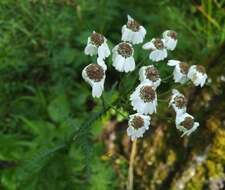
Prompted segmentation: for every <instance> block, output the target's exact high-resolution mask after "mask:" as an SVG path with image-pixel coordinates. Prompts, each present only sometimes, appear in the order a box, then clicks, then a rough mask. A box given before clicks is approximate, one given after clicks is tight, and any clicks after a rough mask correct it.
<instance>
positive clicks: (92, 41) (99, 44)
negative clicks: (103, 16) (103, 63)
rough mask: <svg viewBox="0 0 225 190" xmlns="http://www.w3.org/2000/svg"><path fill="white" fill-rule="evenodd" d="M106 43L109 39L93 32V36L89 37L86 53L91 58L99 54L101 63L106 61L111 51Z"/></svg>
mask: <svg viewBox="0 0 225 190" xmlns="http://www.w3.org/2000/svg"><path fill="white" fill-rule="evenodd" d="M106 42H107V39H106V38H105V37H104V36H103V35H102V34H99V33H97V32H95V31H93V33H92V34H91V36H90V37H88V41H87V46H86V47H85V50H84V53H85V54H86V55H90V56H93V55H96V54H97V55H98V59H99V61H100V60H104V59H105V58H106V57H109V55H110V50H109V47H108V45H107V43H106Z"/></svg>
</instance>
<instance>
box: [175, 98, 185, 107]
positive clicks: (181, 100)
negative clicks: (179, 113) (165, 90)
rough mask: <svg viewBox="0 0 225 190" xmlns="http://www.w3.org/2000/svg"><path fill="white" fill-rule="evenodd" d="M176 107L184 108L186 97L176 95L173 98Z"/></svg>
mask: <svg viewBox="0 0 225 190" xmlns="http://www.w3.org/2000/svg"><path fill="white" fill-rule="evenodd" d="M174 102H175V105H176V107H178V108H179V109H181V108H185V107H186V106H187V99H186V98H185V97H184V96H176V97H175V98H174Z"/></svg>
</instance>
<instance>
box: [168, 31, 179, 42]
mask: <svg viewBox="0 0 225 190" xmlns="http://www.w3.org/2000/svg"><path fill="white" fill-rule="evenodd" d="M167 35H168V36H169V37H171V38H173V39H174V40H176V39H177V33H176V32H175V31H172V30H170V31H169V32H168V34H167Z"/></svg>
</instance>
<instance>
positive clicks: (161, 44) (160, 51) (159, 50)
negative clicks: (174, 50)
mask: <svg viewBox="0 0 225 190" xmlns="http://www.w3.org/2000/svg"><path fill="white" fill-rule="evenodd" d="M142 48H143V49H146V50H150V54H149V59H150V60H152V61H156V62H158V61H162V60H164V59H165V58H166V57H167V50H166V47H165V39H160V38H153V39H152V40H151V41H150V42H147V43H146V44H144V45H143V46H142Z"/></svg>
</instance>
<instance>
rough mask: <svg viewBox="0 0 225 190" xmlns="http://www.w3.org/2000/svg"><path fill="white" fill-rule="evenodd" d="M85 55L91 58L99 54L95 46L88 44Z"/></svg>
mask: <svg viewBox="0 0 225 190" xmlns="http://www.w3.org/2000/svg"><path fill="white" fill-rule="evenodd" d="M84 53H85V54H86V55H90V56H93V55H96V54H97V47H96V46H94V45H93V44H87V46H86V47H85V49H84Z"/></svg>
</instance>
